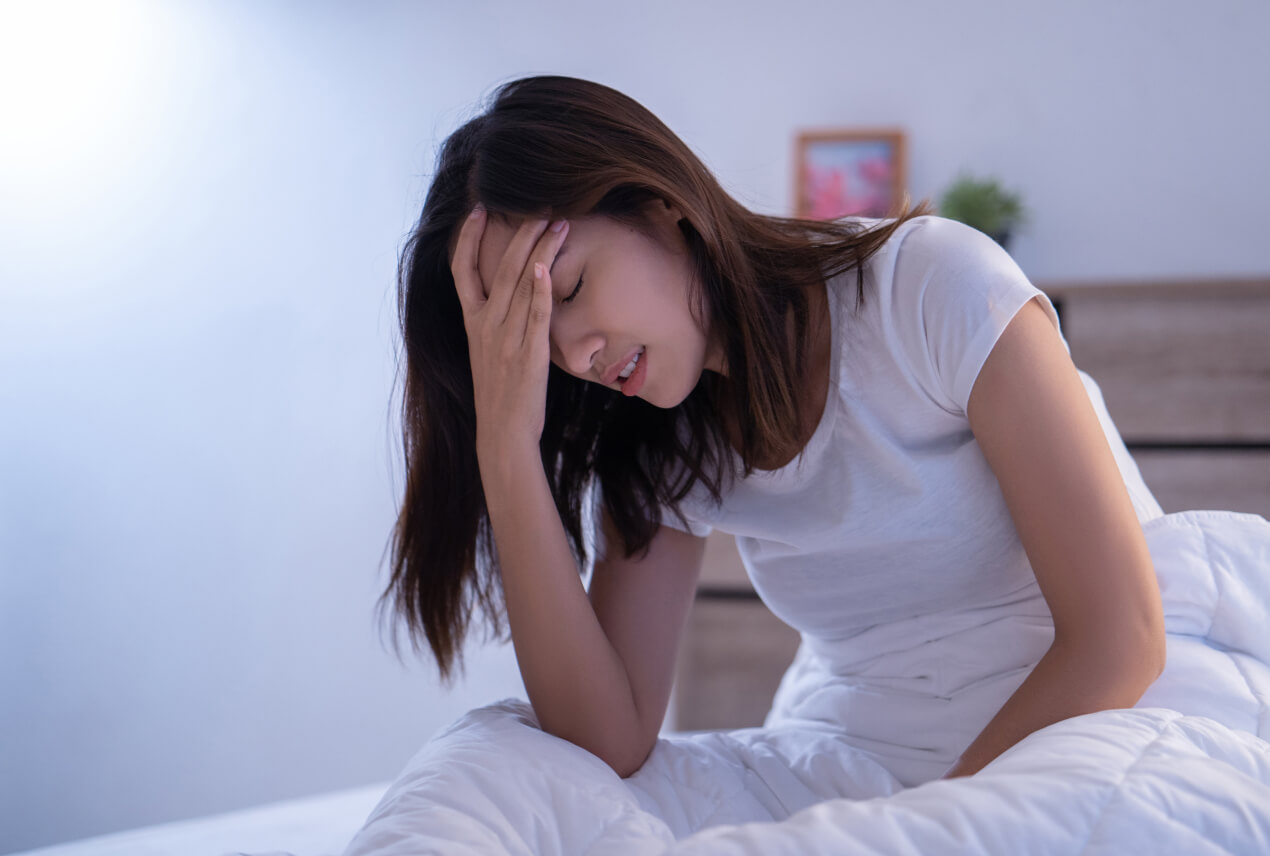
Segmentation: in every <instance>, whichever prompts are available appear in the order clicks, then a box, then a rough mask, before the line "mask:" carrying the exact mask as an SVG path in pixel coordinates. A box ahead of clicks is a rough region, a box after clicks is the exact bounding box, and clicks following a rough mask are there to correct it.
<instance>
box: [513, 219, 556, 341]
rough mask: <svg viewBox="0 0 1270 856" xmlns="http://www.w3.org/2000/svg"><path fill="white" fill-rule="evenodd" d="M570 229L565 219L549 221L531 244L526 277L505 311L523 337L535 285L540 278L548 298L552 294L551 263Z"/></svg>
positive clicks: (531, 309) (536, 285) (531, 307)
mask: <svg viewBox="0 0 1270 856" xmlns="http://www.w3.org/2000/svg"><path fill="white" fill-rule="evenodd" d="M568 232H569V223H568V221H567V220H557V221H555V222H554V223H552V224H551V227H550V228H548V229H547V231H545V232H543V233H542V235H541V237H539V239H538V243H537V245H536V246H535V247H534V251H533V254H532V255H531V256H530V264H528V265H527V266H526V268H525V277H524V278H523V279H522V280H521V282H520V284H519V285H517V287H516V296H515V297H513V298H512V301H513V302H512V305H511V306H510V307H509V308H508V310H507V323H508V324H511V325H513V326H514V329H516V330H519V331H520V333H521V336H522V337H525V336H527V335H528V333H527V332H526V329H527V327H528V324H529V316H530V314H531V313H532V312H533V304H534V300H535V299H536V295H537V293H538V287H539V284H540V282H541V281H543V280H545V281H546V283H547V289H548V290H547V299H548V300H550V299H551V297H552V292H551V283H552V279H551V264H552V261H553V260H554V259H555V257H556V254H557V253H558V252H559V251H560V246H561V245H562V244H563V243H564V236H565V235H567V234H568ZM540 265H541V267H542V270H543V272H544V275H543V276H542V277H538V276H537V269H538V267H539V266H540Z"/></svg>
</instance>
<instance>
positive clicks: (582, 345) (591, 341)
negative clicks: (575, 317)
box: [550, 324, 604, 382]
mask: <svg viewBox="0 0 1270 856" xmlns="http://www.w3.org/2000/svg"><path fill="white" fill-rule="evenodd" d="M552 327H553V329H552V331H551V336H550V342H551V361H552V362H553V363H555V364H556V365H558V366H560V367H561V368H562V369H564V370H565V371H567V372H568V373H569V374H571V375H575V376H577V377H580V378H583V379H585V380H592V381H597V382H598V381H599V380H600V372H601V371H602V370H603V368H604V366H601V365H597V361H598V360H599V358H600V353H601V351H603V349H604V338H603V337H602V336H601V335H599V334H598V333H592V334H588V335H584V336H572V337H571V336H569V335H568V334H567V333H565V332H564V331H557V330H555V329H554V327H555V325H554V324H553V325H552Z"/></svg>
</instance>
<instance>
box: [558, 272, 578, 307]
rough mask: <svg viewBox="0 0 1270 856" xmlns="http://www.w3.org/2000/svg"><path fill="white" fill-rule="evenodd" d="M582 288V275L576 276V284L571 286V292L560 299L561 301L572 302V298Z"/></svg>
mask: <svg viewBox="0 0 1270 856" xmlns="http://www.w3.org/2000/svg"><path fill="white" fill-rule="evenodd" d="M581 290H582V277H578V284H577V285H575V286H574V287H573V293H572V294H570V295H569V296H568V297H566V298H564V299H563V300H561V301H560V302H561V303H572V302H573V298H575V297H577V296H578V292H579V291H581Z"/></svg>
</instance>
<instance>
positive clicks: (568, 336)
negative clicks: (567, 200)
mask: <svg viewBox="0 0 1270 856" xmlns="http://www.w3.org/2000/svg"><path fill="white" fill-rule="evenodd" d="M646 210H647V211H648V213H649V215H650V217H651V219H652V231H653V233H654V236H653V237H652V238H650V237H649V236H648V235H645V234H644V233H643V232H640V231H638V230H636V229H635V228H633V227H631V226H627V225H625V224H623V223H619V222H617V221H615V220H612V219H609V218H607V217H598V216H595V217H584V218H581V219H577V220H570V221H569V232H568V234H567V235H566V236H565V239H564V243H563V244H562V245H561V247H560V251H559V252H557V253H556V256H555V259H554V261H553V262H552V264H551V285H552V293H553V303H552V307H551V331H550V341H551V361H552V362H553V363H555V364H556V365H557V366H558V367H560V368H561V369H563V370H564V371H567V372H568V373H569V374H571V375H573V376H574V377H579V378H582V379H583V380H587V381H592V382H594V383H603V382H604V379H605V378H606V377H611V376H612V375H615V374H617V373H619V372H621V371H622V370H623V369H624V368H625V367H626V366H627V364H629V362H630V360H631V358H632V357H633V356H634V355H635V354H636V352H639V351H641V350H642V353H641V354H640V357H639V361H640V363H641V364H642V365H639V366H638V367H637V368H636V370H635V372H634V374H632V376H631V379H632V381H635V382H638V381H639V380H640V374H641V373H642V374H643V383H642V384H639V386H638V388H637V389H635V390H634V394H635V395H638V396H639V397H640V398H642V399H644V400H645V401H647V402H648V403H649V404H653V405H655V406H657V407H663V408H670V407H674V406H676V405H678V404H679V403H680V402H682V401H683V400H684V399H685V398H687V397H688V394H689V393H690V392H692V390H693V388H694V387H695V386H696V385H697V381H698V380H700V378H701V373H702V371H704V370H707V369H708V370H711V371H715V372H722V363H723V360H722V357H721V351H720V350H719V349H718V348H716V347H712V346H710V344H709V343H708V334H707V330H706V328H705V327H703V326H702V325H701V324H698V323H697V321H696V320H695V319H694V318H693V316H692V312H691V310H690V309H689V300H688V295H689V285H690V284H691V282H692V279H693V276H694V268H693V266H692V261H691V256H690V255H689V252H688V243H687V240H686V239H685V238H684V236H683V233H682V232H681V231H680V230H679V227H678V225H677V222H678V220H679V219H680V217H681V216H682V215H680V214H679V212H678V210H676V209H674V208H668V207H667V206H666V205H664V204H663V203H661V202H658V203H656V204H655V205H650V206H648V208H647V209H646ZM523 222H524V220H523V219H522V218H516V219H513V220H511V221H508V220H504V219H503V218H502V217H498V216H492V217H489V218H488V219H487V221H486V224H485V229H484V232H483V234H482V236H481V245H480V249H479V253H478V259H477V269H478V271H479V272H480V275H481V281H482V283H483V284H484V285H485V288H486V293H487V294H488V289H489V284H490V283H491V282H492V281H493V277H494V274H495V271H497V269H498V265H499V263H500V261H501V260H502V258H503V254H504V252H506V250H507V246H508V244H510V243H511V239H512V236H513V235H514V234H515V232H516V230H517V229H518V228H519V227H520V225H521V224H522V223H523ZM579 280H581V283H582V284H581V288H580V289H578V282H579ZM575 290H577V291H576V294H575V293H574V292H575ZM570 295H573V297H572V299H571V300H569V302H567V303H565V302H563V301H564V300H565V299H567V298H569V297H570ZM707 323H708V319H707ZM621 383H622V381H621V380H620V379H619V380H617V381H614V382H613V383H611V384H608V386H610V388H612V389H620V388H621Z"/></svg>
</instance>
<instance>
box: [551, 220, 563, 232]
mask: <svg viewBox="0 0 1270 856" xmlns="http://www.w3.org/2000/svg"><path fill="white" fill-rule="evenodd" d="M563 228H564V221H563V220H557V221H556V222H554V223H552V224H551V231H553V232H559V231H560V230H561V229H563Z"/></svg>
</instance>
